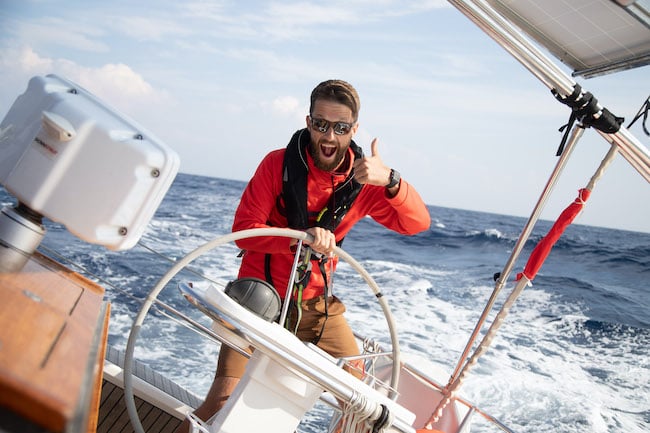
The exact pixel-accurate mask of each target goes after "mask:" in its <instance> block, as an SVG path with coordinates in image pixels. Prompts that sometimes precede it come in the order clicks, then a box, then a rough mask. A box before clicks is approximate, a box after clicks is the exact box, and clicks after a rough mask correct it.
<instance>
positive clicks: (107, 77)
mask: <svg viewBox="0 0 650 433" xmlns="http://www.w3.org/2000/svg"><path fill="white" fill-rule="evenodd" d="M3 52H4V55H3V56H2V57H0V68H1V69H2V70H3V71H5V72H6V74H7V76H8V77H9V78H10V79H11V82H15V83H18V85H21V86H26V85H27V80H29V78H31V77H32V76H35V75H46V74H57V75H60V76H62V77H65V78H67V79H69V80H71V81H73V82H75V83H77V84H79V85H80V86H81V87H83V88H85V89H87V90H88V91H90V92H91V93H93V94H95V95H96V96H98V97H99V98H100V99H103V100H105V101H107V102H108V103H109V104H111V105H115V106H117V107H118V108H120V109H122V110H126V111H128V109H129V107H141V106H144V105H150V104H158V103H161V102H164V101H166V100H168V99H169V95H167V93H166V92H164V91H162V90H157V89H155V88H154V87H153V86H152V85H151V84H150V83H149V82H147V80H145V78H144V77H143V76H142V75H140V74H139V73H137V72H136V71H134V70H133V69H132V68H131V67H129V66H128V65H125V64H122V63H117V64H115V63H108V64H105V65H102V66H100V67H96V68H94V67H87V66H82V65H79V64H77V63H75V62H73V61H70V60H67V59H62V58H56V59H55V58H48V57H43V56H40V55H39V54H38V53H37V52H36V51H34V50H33V49H32V48H31V47H29V46H24V47H22V48H20V49H15V48H8V47H4V48H3ZM19 80H22V81H24V82H23V83H19ZM12 90H14V89H12Z"/></svg>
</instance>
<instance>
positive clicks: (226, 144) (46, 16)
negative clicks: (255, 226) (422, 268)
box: [0, 0, 650, 232]
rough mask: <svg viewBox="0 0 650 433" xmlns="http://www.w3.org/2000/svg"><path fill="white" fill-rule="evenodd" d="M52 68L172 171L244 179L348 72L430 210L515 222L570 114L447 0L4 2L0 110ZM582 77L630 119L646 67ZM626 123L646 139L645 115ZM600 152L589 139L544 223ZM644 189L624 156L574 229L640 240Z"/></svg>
mask: <svg viewBox="0 0 650 433" xmlns="http://www.w3.org/2000/svg"><path fill="white" fill-rule="evenodd" d="M567 71H568V69H567ZM51 73H53V74H57V75H61V76H63V77H66V78H67V79H69V80H72V81H74V82H76V83H78V84H79V85H81V86H82V87H84V88H85V89H87V90H88V91H90V92H92V93H94V94H95V95H96V96H98V97H99V98H101V99H102V100H104V101H105V102H106V103H108V104H109V105H111V106H112V107H114V108H116V109H117V110H119V111H120V112H122V113H124V114H126V115H127V116H129V117H131V118H133V119H135V121H136V122H138V123H139V124H141V125H142V126H143V127H144V128H146V130H148V131H150V132H151V133H153V134H154V135H155V136H157V137H158V138H159V139H161V140H162V141H163V142H165V143H166V144H167V145H168V146H170V147H171V148H173V149H174V150H175V151H176V152H177V153H178V154H179V156H180V159H181V168H180V171H181V172H184V173H191V174H199V175H206V176H213V177H220V178H227V179H237V180H242V181H246V180H248V179H249V178H250V177H251V175H252V174H253V172H254V170H255V168H256V166H257V164H258V163H259V161H260V160H261V159H262V158H263V156H264V155H265V154H266V153H267V152H269V151H271V150H273V149H276V148H280V147H284V146H286V144H287V142H288V140H289V138H290V136H291V134H292V133H293V132H294V131H295V130H297V129H300V128H303V127H304V126H305V116H306V115H307V114H308V108H309V94H310V92H311V90H312V89H313V88H314V87H315V86H316V84H318V83H319V82H321V81H323V80H326V79H330V78H340V79H344V80H346V81H349V82H350V83H352V84H353V85H354V86H355V87H356V88H357V90H358V92H359V94H360V96H361V112H360V117H359V131H358V133H357V135H356V136H355V141H356V142H357V143H358V144H359V145H361V146H362V147H363V148H364V150H365V152H366V153H368V154H369V153H370V142H371V141H372V139H373V138H374V137H377V138H378V139H379V155H380V156H381V158H382V160H383V162H384V163H385V164H386V165H388V166H390V167H393V168H395V169H397V170H398V171H400V172H401V173H402V177H403V178H404V179H406V180H408V181H409V182H410V183H411V184H413V185H414V186H415V187H416V189H417V190H418V191H419V192H420V194H421V195H422V197H423V199H424V201H425V202H426V203H427V204H429V205H434V206H443V207H450V208H458V209H468V210H477V211H484V212H492V213H498V214H506V215H516V216H524V217H528V216H529V215H530V214H531V211H532V209H533V206H534V205H535V204H536V203H537V201H538V199H539V197H540V194H541V192H542V190H543V188H544V186H545V185H546V182H547V178H548V176H549V175H550V174H551V172H552V170H553V169H554V167H555V165H556V163H557V157H556V156H555V152H556V150H557V147H558V145H559V143H560V140H561V137H562V134H561V133H560V132H559V131H558V129H559V128H560V127H561V126H562V125H564V124H565V123H566V122H567V120H568V117H569V114H570V110H569V108H568V107H565V106H564V105H562V104H560V103H558V102H557V101H556V100H555V99H554V98H553V96H552V95H551V93H550V91H549V90H548V88H547V87H546V86H544V85H543V84H542V83H541V82H540V81H539V80H538V79H536V78H535V77H533V76H532V75H530V73H529V72H528V71H527V70H526V69H525V68H524V67H523V66H521V65H520V64H519V63H518V62H517V61H516V60H514V59H513V58H512V57H511V56H510V55H509V54H508V53H507V52H506V51H505V50H504V49H503V48H501V47H499V46H498V45H497V44H496V43H495V42H494V41H493V40H492V39H490V38H489V37H488V36H487V35H486V34H485V33H483V32H482V31H481V30H479V29H478V28H477V27H476V26H474V24H472V23H471V22H470V21H469V19H467V18H466V17H465V16H464V15H462V14H461V13H460V12H459V11H458V10H456V9H455V8H454V7H453V6H451V5H450V4H448V3H447V2H445V1H441V0H428V1H427V0H424V1H397V0H352V1H350V0H345V1H343V0H341V1H339V0H333V1H330V2H327V3H323V2H311V1H307V0H303V1H293V0H289V1H271V2H261V1H239V0H216V1H208V0H198V1H192V0H190V1H182V2H181V1H177V0H174V1H169V0H157V1H150V0H140V1H137V2H133V1H122V0H118V1H110V2H107V1H102V2H98V1H88V0H85V1H63V0H58V1H57V0H0V117H4V115H5V114H6V112H7V111H8V110H9V108H10V106H11V104H12V103H13V102H14V101H15V99H16V98H17V97H18V96H19V95H20V94H21V93H23V92H24V91H25V89H26V87H27V83H28V81H29V79H30V78H31V77H33V76H36V75H46V74H51ZM577 81H578V82H579V83H580V84H581V85H582V87H583V88H585V89H586V90H588V91H590V92H591V93H593V94H594V95H595V96H596V98H597V99H598V101H599V102H600V103H601V104H602V105H603V106H605V107H607V108H608V109H609V110H610V111H612V112H613V113H615V114H616V115H618V116H622V117H625V118H626V121H625V125H627V124H628V123H629V121H630V120H631V119H632V118H633V117H634V115H635V114H636V113H637V112H638V111H639V109H640V107H641V106H642V104H643V102H644V101H645V99H646V98H647V97H648V94H649V93H650V67H648V66H646V67H644V68H639V69H635V70H630V71H624V72H621V73H619V74H616V75H606V76H602V77H597V78H592V79H588V80H585V79H577ZM631 132H632V133H633V134H634V135H636V137H637V138H638V139H639V141H640V142H641V143H642V144H643V145H645V146H646V147H650V138H649V137H648V136H646V135H645V134H644V133H643V131H642V129H641V124H640V122H637V123H636V124H635V125H633V126H632V128H631ZM608 148H609V144H607V143H606V142H605V141H604V140H603V139H602V138H601V137H600V135H599V134H598V133H597V132H596V131H594V130H590V129H588V130H587V131H586V132H585V134H584V136H583V139H582V140H581V141H580V142H579V143H578V145H577V148H576V149H575V151H574V155H573V158H572V160H571V161H569V163H568V164H567V167H566V169H565V172H564V174H563V175H562V177H561V178H560V181H559V182H558V185H557V187H556V189H555V193H554V195H553V196H551V198H550V199H549V201H548V202H547V204H546V206H545V208H544V211H543V213H542V218H543V219H547V220H555V219H556V218H557V216H558V215H559V213H560V212H561V211H562V209H564V208H565V207H566V206H567V205H569V203H571V202H572V201H573V199H574V198H575V197H576V195H577V191H578V189H580V188H582V187H584V186H585V185H586V184H587V182H588V181H589V179H590V177H591V176H592V174H593V173H594V172H595V170H596V168H597V166H598V164H599V163H600V161H601V159H602V158H603V157H604V156H605V154H606V153H607V151H608ZM649 186H650V185H648V182H647V181H645V180H644V179H643V178H641V176H640V175H638V173H637V172H636V171H635V170H634V169H633V168H632V167H630V166H629V164H627V162H626V161H625V160H624V159H623V158H622V157H620V156H618V157H617V158H616V160H615V161H614V163H613V164H612V166H611V168H610V169H609V171H608V172H607V173H606V174H605V176H604V177H603V178H602V179H601V180H600V181H599V182H598V183H597V184H596V187H595V189H594V191H593V193H592V196H591V199H590V200H589V202H588V203H587V206H586V208H585V210H584V211H583V213H582V214H581V215H580V216H579V217H578V219H577V220H576V223H578V224H586V225H595V226H603V227H610V228H617V229H624V230H633V231H641V232H650V188H649ZM433 217H434V221H435V215H433Z"/></svg>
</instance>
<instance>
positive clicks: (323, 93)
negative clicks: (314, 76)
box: [309, 80, 361, 122]
mask: <svg viewBox="0 0 650 433" xmlns="http://www.w3.org/2000/svg"><path fill="white" fill-rule="evenodd" d="M318 99H324V100H327V101H332V102H338V103H339V104H343V105H345V106H346V107H348V108H349V109H350V110H352V117H353V118H354V121H355V122H356V121H357V120H358V119H359V109H360V108H361V101H360V100H359V94H358V93H357V91H356V90H355V88H354V87H352V85H351V84H350V83H348V82H346V81H343V80H327V81H323V82H322V83H320V84H319V85H318V86H316V87H315V88H314V90H312V92H311V104H310V106H309V114H310V115H311V114H312V113H313V111H314V105H315V103H316V100H318Z"/></svg>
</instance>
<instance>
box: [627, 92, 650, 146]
mask: <svg viewBox="0 0 650 433" xmlns="http://www.w3.org/2000/svg"><path fill="white" fill-rule="evenodd" d="M648 112H650V96H648V97H647V98H646V100H645V102H644V103H643V104H642V105H641V108H639V111H638V112H637V113H636V114H635V115H634V119H632V121H631V122H630V123H629V124H628V125H627V129H630V127H631V126H632V125H634V123H635V122H636V121H637V120H639V119H640V118H641V116H643V122H641V128H643V132H645V135H647V136H648V137H650V131H648V127H647V126H646V123H647V122H648Z"/></svg>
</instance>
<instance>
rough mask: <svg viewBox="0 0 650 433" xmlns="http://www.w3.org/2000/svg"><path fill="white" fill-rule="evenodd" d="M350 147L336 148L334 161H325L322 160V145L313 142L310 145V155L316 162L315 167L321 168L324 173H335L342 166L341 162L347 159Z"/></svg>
mask: <svg viewBox="0 0 650 433" xmlns="http://www.w3.org/2000/svg"><path fill="white" fill-rule="evenodd" d="M348 147H349V144H348V146H341V147H338V146H337V148H336V154H335V156H334V159H333V160H331V161H330V160H328V161H325V160H323V158H321V150H320V143H316V142H314V140H311V141H310V143H309V154H310V155H311V157H312V158H313V160H314V165H315V166H316V167H318V168H320V169H321V170H323V171H333V170H335V169H336V168H338V166H339V165H341V162H342V161H343V160H344V159H345V156H346V155H347V152H348Z"/></svg>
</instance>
